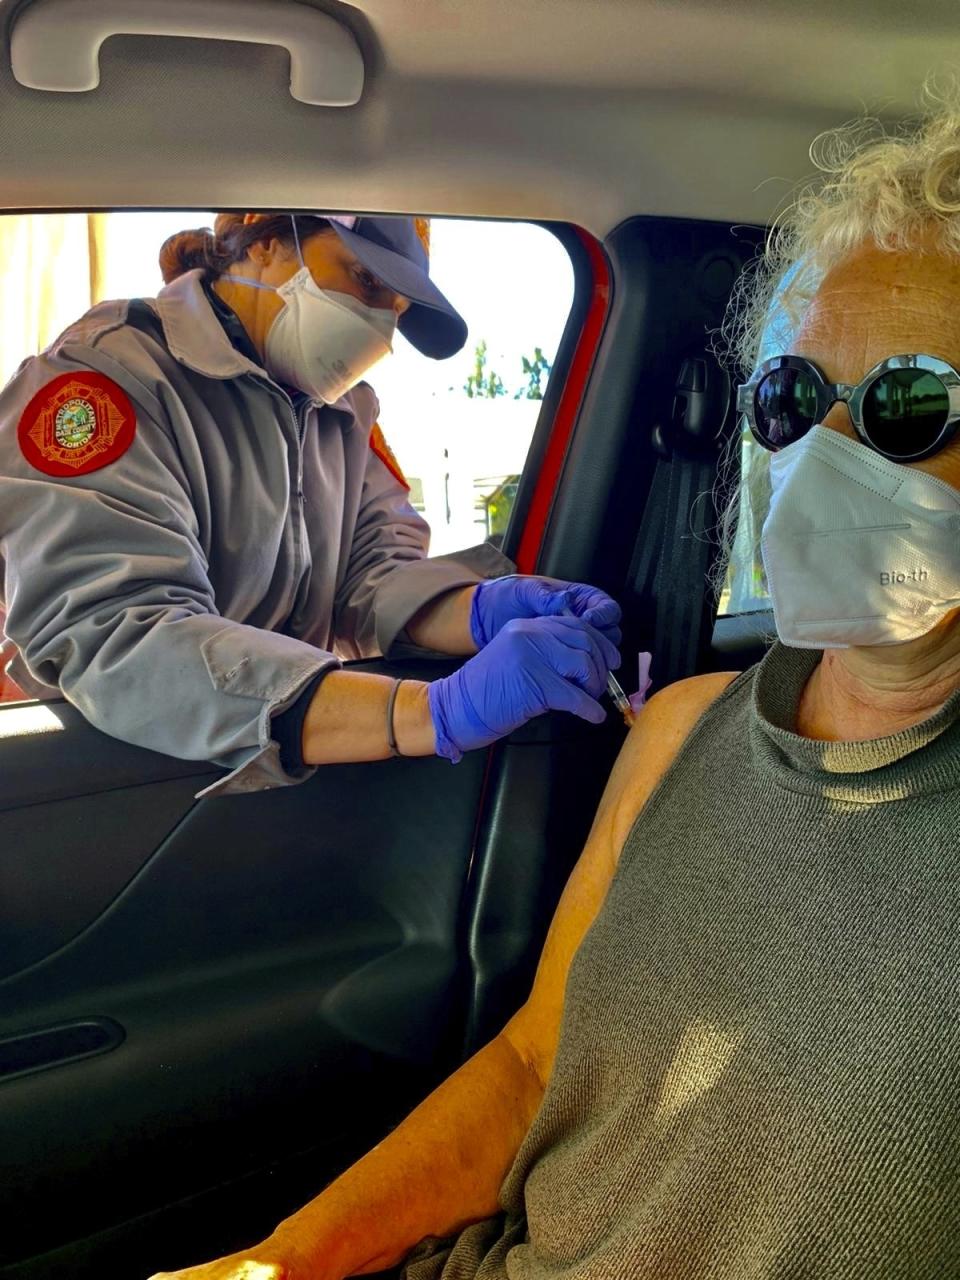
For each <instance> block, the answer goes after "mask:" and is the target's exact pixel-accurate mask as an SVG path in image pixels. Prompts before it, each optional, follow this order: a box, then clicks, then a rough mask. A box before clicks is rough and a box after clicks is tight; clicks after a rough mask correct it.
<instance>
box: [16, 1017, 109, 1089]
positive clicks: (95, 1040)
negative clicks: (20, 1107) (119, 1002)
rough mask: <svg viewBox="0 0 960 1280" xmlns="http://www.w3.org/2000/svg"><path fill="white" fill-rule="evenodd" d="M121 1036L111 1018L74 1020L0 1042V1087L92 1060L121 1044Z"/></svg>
mask: <svg viewBox="0 0 960 1280" xmlns="http://www.w3.org/2000/svg"><path fill="white" fill-rule="evenodd" d="M124 1035H125V1032H124V1030H123V1027H121V1026H120V1024H119V1023H117V1022H114V1020H113V1019H112V1018H78V1019H77V1020H76V1021H74V1022H63V1023H60V1024H59V1025H58V1026H54V1027H41V1028H39V1029H38V1030H36V1031H23V1032H20V1033H19V1034H18V1035H12V1036H4V1037H3V1038H2V1039H0V1085H2V1084H3V1083H4V1082H5V1081H7V1080H12V1079H14V1078H15V1077H17V1076H25V1075H29V1074H31V1073H32V1072H34V1071H45V1070H46V1069H47V1068H48V1067H62V1066H66V1064H67V1063H68V1062H79V1061H80V1060H81V1059H82V1058H93V1057H96V1056H97V1055H98V1054H101V1053H107V1052H108V1051H109V1050H110V1049H115V1048H116V1047H117V1045H119V1044H122V1043H123V1040H124Z"/></svg>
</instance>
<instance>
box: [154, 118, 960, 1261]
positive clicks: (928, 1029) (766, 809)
mask: <svg viewBox="0 0 960 1280" xmlns="http://www.w3.org/2000/svg"><path fill="white" fill-rule="evenodd" d="M820 157H821V160H820V163H821V167H823V168H825V169H826V171H827V180H826V181H825V182H822V183H820V184H819V186H818V187H817V188H816V189H811V190H809V191H808V192H806V193H805V194H804V195H803V196H802V198H800V199H799V200H798V201H797V202H795V204H794V205H793V206H792V208H791V209H790V211H789V212H788V213H787V214H786V215H785V216H784V217H783V218H782V219H781V220H780V222H779V225H778V226H777V227H776V228H775V230H774V232H773V233H772V235H771V238H770V241H769V244H768V250H767V253H766V255H765V258H764V260H763V262H762V263H761V264H760V266H759V269H758V271H757V272H755V273H754V274H753V276H752V277H751V279H750V281H749V282H748V284H747V286H746V288H745V290H743V291H741V293H740V295H739V299H738V301H737V303H736V304H735V310H734V313H733V317H732V320H731V323H730V324H729V326H728V334H733V335H734V336H735V337H736V338H737V341H738V343H739V344H740V345H739V355H740V356H741V359H743V360H744V362H745V364H746V367H748V368H753V374H752V376H751V377H750V378H749V380H748V381H747V382H746V383H745V384H744V389H743V390H741V392H740V401H739V403H740V408H741V410H742V412H743V414H744V416H745V418H746V420H747V423H748V425H749V427H750V430H751V431H752V432H753V434H754V436H755V438H756V439H757V441H758V442H759V443H760V444H761V445H762V447H763V449H764V452H765V456H767V457H768V458H769V467H768V468H762V469H761V470H763V471H764V472H765V473H766V484H765V487H766V490H767V493H768V503H767V505H768V510H767V514H766V517H765V521H764V524H763V539H762V543H763V546H762V549H763V557H764V564H765V568H766V573H767V577H768V581H769V586H770V590H771V594H772V597H773V602H774V610H775V617H776V622H777V628H778V632H779V642H778V643H777V644H775V645H774V646H773V647H772V649H771V650H770V652H769V653H768V654H767V656H766V657H765V659H764V660H763V661H762V662H761V663H760V664H759V665H758V666H756V667H754V668H753V669H751V670H749V671H746V672H744V673H742V674H740V675H737V676H734V675H731V674H725V675H705V676H699V677H696V678H694V679H691V680H685V681H682V682H680V683H678V684H675V685H673V686H671V687H669V688H667V689H665V690H663V691H662V692H661V693H659V694H658V695H657V696H656V697H655V698H653V699H652V701H651V702H650V703H649V704H648V706H647V707H646V708H645V709H644V711H643V712H642V714H641V715H640V717H639V718H638V721H637V723H636V725H635V727H634V729H633V731H632V733H631V735H630V737H629V739H628V742H627V744H626V746H625V747H624V750H623V753H622V755H621V757H620V759H619V761H618V762H617V765H616V767H615V769H614V771H613V774H612V776H611V779H610V782H609V785H608V787H607V790H606V793H605V796H604V798H603V801H602V803H601V805H600V809H599V812H598V814H597V817H596V820H595V822H594V825H593V829H592V831H591V833H590V836H589V839H588V842H587V845H586V848H585V850H584V852H583V855H582V857H581V859H580V861H579V863H578V865H577V867H576V869H575V870H574V872H573V875H572V876H571V878H570V881H569V883H568V884H567V887H566V890H565V892H564V894H563V897H562V899H561V902H560V905H559V907H558V910H557V913H556V916H555V919H554V921H553V924H552V926H551V929H550V932H549V936H548V938H547V942H546V945H545V948H544V951H543V956H542V959H541V962H540V966H539V970H538V972H537V976H536V980H535V983H534V986H533V990H532V992H531V993H530V995H529V997H528V998H527V1000H526V1002H525V1003H524V1004H523V1006H522V1008H521V1009H520V1010H519V1012H518V1013H517V1014H516V1015H515V1017H513V1018H512V1019H511V1020H510V1022H509V1023H508V1024H507V1026H506V1027H504V1029H503V1031H502V1032H501V1033H500V1034H499V1035H498V1036H497V1037H496V1038H495V1039H494V1040H492V1041H491V1042H490V1043H489V1044H488V1045H487V1046H486V1047H485V1048H484V1049H483V1050H481V1052H480V1053H478V1054H477V1055H476V1056H475V1057H474V1058H473V1059H471V1060H470V1061H469V1062H467V1063H466V1064H465V1065H464V1066H463V1067H462V1068H461V1069H460V1070H459V1071H458V1072H457V1073H456V1074H455V1075H453V1076H452V1077H451V1078H450V1079H449V1080H448V1081H447V1082H446V1083H445V1084H443V1085H442V1086H441V1087H440V1088H439V1089H438V1090H437V1091H436V1092H435V1093H433V1094H432V1095H431V1096H430V1097H429V1098H427V1099H426V1101H425V1102H424V1103H423V1104H422V1105H421V1106H420V1107H419V1108H418V1109H417V1110H416V1111H414V1112H413V1114H412V1115H411V1116H410V1117H409V1118H408V1119H407V1120H406V1121H405V1122H404V1123H403V1124H402V1125H401V1126H400V1127H399V1128H397V1129H396V1130H395V1131H394V1132H393V1133H391V1134H390V1135H389V1137H387V1138H386V1139H385V1140H384V1141H383V1142H382V1143H381V1144H380V1145H379V1146H377V1147H376V1148H374V1150H373V1151H371V1152H370V1153H369V1154H368V1155H367V1156H366V1157H364V1158H363V1159H362V1160H360V1161H359V1162H358V1163H357V1164H356V1165H354V1166H353V1167H352V1168H351V1169H349V1170H348V1171H347V1172H346V1173H344V1174H343V1175H342V1176H341V1177H340V1178H339V1179H338V1180H337V1181H335V1182H334V1183H333V1184H332V1185H331V1186H330V1187H329V1188H328V1189H327V1190H326V1191H325V1192H324V1193H323V1194H322V1195H320V1196H319V1197H318V1198H317V1199H316V1200H314V1201H313V1202H312V1203H310V1204H308V1205H307V1206H306V1207H305V1208H303V1209H302V1210H301V1211H299V1212H298V1213H296V1214H294V1215H293V1216H292V1217H291V1218H289V1219H288V1220H286V1221H285V1222H283V1223H282V1224H281V1225H280V1226H279V1227H278V1228H277V1230H276V1232H275V1233H274V1234H273V1235H272V1236H271V1237H270V1238H269V1239H268V1240H266V1241H265V1242H263V1243H262V1244H261V1245H258V1246H257V1247H255V1248H253V1249H251V1250H249V1251H247V1252H246V1253H243V1254H238V1255H236V1256H234V1257H232V1258H227V1259H221V1260H219V1261H218V1262H215V1263H211V1264H208V1265H207V1266H201V1267H196V1268H191V1269H188V1270H187V1271H184V1272H179V1273H177V1274H178V1275H179V1276H180V1277H181V1278H187V1277H189V1280H201V1278H202V1280H215V1278H216V1280H228V1278H230V1280H235V1278H239V1277H241V1276H242V1277H254V1276H255V1277H257V1278H258V1280H259V1278H260V1277H262V1278H263V1280H274V1278H279V1277H284V1278H286V1280H308V1278H309V1280H321V1278H328V1280H339V1278H340V1277H344V1276H348V1275H353V1274H369V1273H371V1272H376V1271H377V1270H380V1269H383V1268H387V1267H396V1266H399V1267H400V1268H401V1270H400V1272H399V1274H400V1275H402V1276H404V1277H406V1280H434V1278H437V1277H443V1280H453V1278H456V1280H467V1278H468V1277H469V1278H473V1277H477V1278H478V1280H480V1278H483V1280H495V1278H501V1277H514V1278H515V1277H523V1278H524V1280H541V1278H542V1280H546V1278H547V1277H551V1278H560V1277H564V1278H569V1280H573V1278H574V1277H576V1278H577V1280H623V1278H624V1277H630V1278H631V1280H654V1278H655V1280H668V1278H669V1280H678V1278H680V1277H683V1278H684V1280H694V1278H697V1280H701V1278H702V1280H706V1278H707V1277H710V1278H712V1280H761V1278H762V1280H774V1278H775V1277H776V1278H782V1280H787V1277H790V1278H792V1280H796V1278H798V1277H801V1276H805V1277H806V1276H809V1277H817V1278H818V1280H826V1278H828V1277H829V1278H836V1280H847V1278H851V1280H852V1278H854V1277H856V1278H857V1280H866V1278H867V1277H870V1278H873V1277H877V1278H878V1280H879V1278H880V1277H884V1280H889V1278H890V1277H894V1276H896V1277H911V1278H917V1280H921V1278H924V1277H931V1278H932V1277H938V1278H942V1277H946V1276H950V1275H957V1274H960V1201H958V1195H957V1186H956V1179H957V1169H958V1165H960V1139H958V1125H957V1122H956V1120H957V1117H956V1106H957V1079H958V1073H960V1027H958V1020H957V1014H958V1008H960V993H958V976H957V975H958V960H960V930H958V883H960V877H958V874H957V870H956V866H955V862H956V854H957V832H958V829H960V625H958V619H960V440H958V439H957V438H956V435H955V433H956V429H957V425H958V422H960V373H958V370H960V98H957V99H955V100H951V101H949V102H943V101H941V102H939V103H937V102H935V103H934V105H933V106H932V107H931V108H930V109H929V110H928V111H927V113H926V115H925V116H924V117H923V118H922V119H921V120H920V121H919V123H918V124H916V125H914V126H913V127H911V128H910V129H908V130H904V131H902V132H900V133H898V134H896V135H895V136H888V137H884V136H880V137H872V138H871V137H865V136H864V133H863V130H862V128H860V127H854V128H852V129H850V130H845V131H840V132H839V133H836V134H833V135H830V137H829V138H828V139H827V140H826V146H825V147H824V148H823V149H822V150H821V152H820ZM774 302H775V306H776V309H777V311H778V313H779V314H780V315H781V317H784V316H785V317H786V318H787V320H788V322H789V323H787V324H786V325H785V326H781V328H782V331H783V332H785V333H787V334H788V337H787V338H786V339H785V343H784V345H783V347H782V348H781V349H780V350H778V351H775V352H773V353H772V354H771V355H770V356H769V358H768V359H766V360H764V361H763V362H762V363H761V364H760V365H759V366H756V357H757V353H758V350H759V341H760V336H761V330H762V328H763V326H764V323H765V320H766V318H767V317H768V315H769V314H770V311H771V304H772V303H774ZM762 487H764V486H761V488H762Z"/></svg>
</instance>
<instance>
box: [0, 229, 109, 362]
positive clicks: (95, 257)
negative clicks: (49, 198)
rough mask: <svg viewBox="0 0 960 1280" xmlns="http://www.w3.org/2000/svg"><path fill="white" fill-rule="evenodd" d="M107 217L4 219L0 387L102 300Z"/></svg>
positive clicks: (0, 264) (0, 256)
mask: <svg viewBox="0 0 960 1280" xmlns="http://www.w3.org/2000/svg"><path fill="white" fill-rule="evenodd" d="M107 217H108V215H107V214H104V213H63V214H50V213H27V214H17V215H14V216H12V217H6V216H3V217H0V283H2V287H0V385H2V384H3V383H6V382H7V380H8V379H9V378H10V377H11V375H12V374H14V373H15V372H16V370H17V368H18V367H19V365H20V362H21V361H22V360H24V359H25V358H26V357H27V356H31V355H36V353H37V352H38V351H42V350H43V348H44V347H46V346H47V345H48V344H49V343H50V342H52V341H53V339H54V338H56V337H57V336H58V335H59V334H60V333H62V332H63V330H64V329H66V327H67V326H68V325H69V324H71V323H72V322H73V321H74V320H76V319H77V318H78V317H79V316H81V315H83V313H84V311H86V310H87V308H88V307H90V306H92V305H93V303H94V302H99V301H100V299H101V298H102V296H103V279H104V264H105V246H106V233H107Z"/></svg>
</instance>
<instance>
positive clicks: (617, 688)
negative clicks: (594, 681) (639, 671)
mask: <svg viewBox="0 0 960 1280" xmlns="http://www.w3.org/2000/svg"><path fill="white" fill-rule="evenodd" d="M607 693H608V695H609V696H610V700H611V702H612V703H613V705H614V706H615V707H616V708H617V710H618V711H619V712H620V714H621V715H622V716H623V719H624V722H625V723H626V726H627V728H628V729H630V728H632V727H633V721H634V712H633V707H631V705H630V699H629V698H628V697H627V695H626V694H625V693H624V691H623V686H622V685H621V683H620V681H619V680H618V679H617V677H616V676H615V675H614V674H613V672H612V671H611V672H609V673H608V675H607Z"/></svg>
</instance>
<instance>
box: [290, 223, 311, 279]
mask: <svg viewBox="0 0 960 1280" xmlns="http://www.w3.org/2000/svg"><path fill="white" fill-rule="evenodd" d="M290 225H291V226H292V227H293V240H294V243H295V244H296V246H297V258H298V259H299V261H300V269H301V270H302V271H306V269H307V264H306V263H305V262H304V260H303V250H302V249H301V248H300V233H299V232H298V231H297V215H296V214H295V213H291V215H290Z"/></svg>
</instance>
